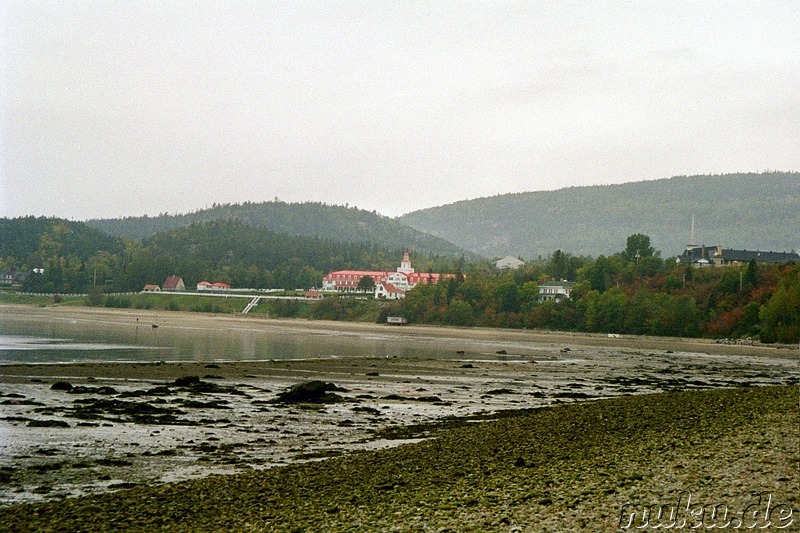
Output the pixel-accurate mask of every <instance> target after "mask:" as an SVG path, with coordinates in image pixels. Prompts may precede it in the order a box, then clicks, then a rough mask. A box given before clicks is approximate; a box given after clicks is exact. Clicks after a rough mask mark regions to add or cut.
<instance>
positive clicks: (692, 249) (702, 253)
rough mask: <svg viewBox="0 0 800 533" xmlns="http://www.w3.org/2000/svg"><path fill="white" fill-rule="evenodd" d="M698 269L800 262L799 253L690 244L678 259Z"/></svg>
mask: <svg viewBox="0 0 800 533" xmlns="http://www.w3.org/2000/svg"><path fill="white" fill-rule="evenodd" d="M676 261H677V262H678V263H686V264H690V265H692V266H696V267H704V266H718V267H721V266H735V265H743V264H746V263H749V262H750V261H755V262H756V263H789V262H792V261H794V262H800V254H798V253H797V252H762V251H759V250H733V249H731V248H723V247H722V246H710V247H707V246H697V245H694V244H690V245H688V246H687V247H686V249H685V250H684V251H683V253H682V254H681V255H679V256H678V257H677V259H676Z"/></svg>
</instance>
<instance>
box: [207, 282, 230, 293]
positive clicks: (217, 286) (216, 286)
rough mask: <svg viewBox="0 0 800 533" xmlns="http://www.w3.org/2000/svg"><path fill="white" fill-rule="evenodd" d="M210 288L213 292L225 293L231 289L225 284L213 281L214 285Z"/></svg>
mask: <svg viewBox="0 0 800 533" xmlns="http://www.w3.org/2000/svg"><path fill="white" fill-rule="evenodd" d="M211 287H212V288H213V289H214V290H215V291H227V290H229V289H230V288H231V286H230V285H228V284H227V283H224V282H222V281H215V282H214V283H212V284H211Z"/></svg>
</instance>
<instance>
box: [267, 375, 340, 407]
mask: <svg viewBox="0 0 800 533" xmlns="http://www.w3.org/2000/svg"><path fill="white" fill-rule="evenodd" d="M346 390H347V389H343V388H341V387H338V386H336V385H334V384H333V383H329V382H326V381H319V380H314V381H306V382H303V383H298V384H296V385H292V386H291V387H289V389H288V390H286V391H284V392H279V393H278V396H277V398H275V400H274V401H273V402H274V403H337V402H343V401H345V398H343V397H342V396H340V395H338V394H334V393H333V392H330V391H338V392H346Z"/></svg>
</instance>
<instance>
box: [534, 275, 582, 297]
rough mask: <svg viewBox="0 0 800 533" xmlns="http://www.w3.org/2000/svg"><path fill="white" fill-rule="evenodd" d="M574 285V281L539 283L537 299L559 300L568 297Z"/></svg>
mask: <svg viewBox="0 0 800 533" xmlns="http://www.w3.org/2000/svg"><path fill="white" fill-rule="evenodd" d="M575 285H576V283H575V282H574V281H566V280H562V281H547V282H545V283H541V284H539V301H540V302H544V301H546V300H556V301H558V300H561V299H564V298H569V297H570V294H572V288H573V287H574V286H575Z"/></svg>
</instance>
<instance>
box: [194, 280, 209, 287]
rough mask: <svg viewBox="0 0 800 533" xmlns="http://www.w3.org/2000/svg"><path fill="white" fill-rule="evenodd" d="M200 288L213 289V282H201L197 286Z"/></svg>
mask: <svg viewBox="0 0 800 533" xmlns="http://www.w3.org/2000/svg"><path fill="white" fill-rule="evenodd" d="M197 286H198V287H211V282H208V281H201V282H200V283H198V284H197Z"/></svg>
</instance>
